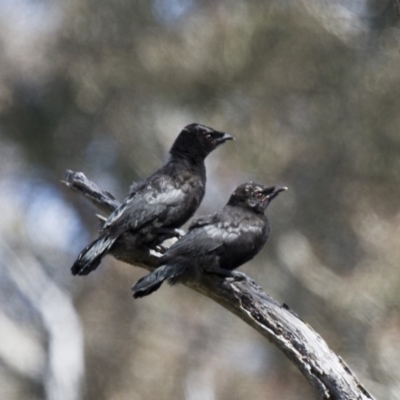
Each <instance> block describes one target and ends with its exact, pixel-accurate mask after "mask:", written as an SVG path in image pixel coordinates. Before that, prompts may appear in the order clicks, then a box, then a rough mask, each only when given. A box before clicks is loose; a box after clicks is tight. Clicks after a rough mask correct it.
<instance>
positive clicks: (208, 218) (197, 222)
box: [188, 213, 218, 231]
mask: <svg viewBox="0 0 400 400" xmlns="http://www.w3.org/2000/svg"><path fill="white" fill-rule="evenodd" d="M217 218H218V214H217V213H214V214H209V215H202V216H201V217H197V218H194V219H193V220H192V222H191V223H190V225H189V228H188V230H189V231H191V230H193V229H195V228H199V227H201V226H205V225H211V224H212V223H213V222H215V221H216V220H217Z"/></svg>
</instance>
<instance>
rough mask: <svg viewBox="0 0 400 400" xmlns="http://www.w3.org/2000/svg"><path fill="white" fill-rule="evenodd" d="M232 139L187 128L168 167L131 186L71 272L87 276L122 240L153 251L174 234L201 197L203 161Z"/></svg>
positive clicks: (205, 129)
mask: <svg viewBox="0 0 400 400" xmlns="http://www.w3.org/2000/svg"><path fill="white" fill-rule="evenodd" d="M231 139H233V137H232V136H231V135H228V134H227V133H224V132H219V131H216V130H214V129H212V128H209V127H207V126H204V125H200V124H190V125H187V126H186V127H185V128H183V130H182V131H181V132H180V134H179V135H178V137H177V138H176V140H175V142H174V143H173V145H172V147H171V150H170V158H169V160H168V162H167V163H166V164H165V165H164V166H163V167H161V168H160V169H158V170H157V171H156V172H154V173H153V174H152V175H150V176H149V177H148V178H146V179H144V180H142V181H140V182H137V183H135V184H134V185H132V187H131V190H130V193H129V195H128V197H127V198H126V199H125V200H124V201H123V203H122V204H121V205H120V206H119V207H117V208H116V209H115V210H114V211H113V212H112V213H111V214H110V216H109V217H108V218H107V220H106V221H105V223H104V225H103V226H102V228H101V230H100V235H99V237H98V238H97V239H96V240H95V241H93V242H92V243H90V244H89V245H88V246H87V247H85V248H84V249H83V250H82V252H81V253H80V254H79V256H78V258H77V260H76V261H75V263H74V264H73V266H72V268H71V272H72V274H73V275H87V274H89V273H90V272H91V271H93V270H95V269H96V268H97V267H98V265H99V264H100V262H101V260H102V258H103V257H104V256H105V255H106V254H107V253H108V252H110V251H112V248H113V246H114V245H115V243H116V242H117V241H118V239H119V238H120V237H121V236H122V235H125V234H129V235H130V241H131V242H132V243H133V246H142V245H145V246H147V247H154V246H157V245H159V244H160V243H162V242H163V241H164V240H166V239H168V238H170V237H173V236H176V235H177V233H176V229H177V228H179V227H181V226H182V225H183V224H184V223H185V222H186V221H188V220H189V219H190V218H191V217H192V216H193V214H194V213H195V211H196V210H197V209H198V207H199V205H200V203H201V201H202V199H203V197H204V193H205V186H206V168H205V165H204V160H205V158H206V157H207V156H208V155H209V154H210V153H211V152H212V151H213V150H215V149H216V148H217V147H218V146H220V145H221V144H223V143H225V142H226V141H227V140H231Z"/></svg>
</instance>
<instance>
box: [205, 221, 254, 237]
mask: <svg viewBox="0 0 400 400" xmlns="http://www.w3.org/2000/svg"><path fill="white" fill-rule="evenodd" d="M204 230H205V231H206V233H207V235H208V236H210V237H212V238H213V239H215V240H222V241H224V242H233V241H235V240H236V239H237V238H238V237H239V236H240V235H243V234H244V233H258V232H260V227H259V226H256V225H242V226H232V225H229V224H228V223H226V222H225V223H219V224H216V225H208V226H205V227H204Z"/></svg>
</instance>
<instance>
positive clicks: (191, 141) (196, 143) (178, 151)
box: [170, 124, 233, 161]
mask: <svg viewBox="0 0 400 400" xmlns="http://www.w3.org/2000/svg"><path fill="white" fill-rule="evenodd" d="M232 139H233V137H232V136H231V135H228V134H227V133H224V132H219V131H216V130H214V129H212V128H209V127H207V126H204V125H200V124H190V125H187V126H185V127H184V128H183V129H182V131H181V133H180V134H179V136H178V137H177V138H176V140H175V142H174V144H173V145H172V148H171V150H170V153H171V155H173V156H178V157H185V158H188V159H190V160H194V161H203V160H204V159H205V158H206V157H207V156H208V155H209V154H210V153H211V152H212V151H213V150H214V149H216V148H217V147H218V146H219V145H221V144H222V143H225V142H226V141H227V140H232Z"/></svg>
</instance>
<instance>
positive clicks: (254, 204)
mask: <svg viewBox="0 0 400 400" xmlns="http://www.w3.org/2000/svg"><path fill="white" fill-rule="evenodd" d="M285 190H287V187H285V186H264V185H260V184H259V183H254V182H247V183H243V184H242V185H240V186H238V187H237V188H236V189H235V191H234V192H233V193H232V195H231V197H230V199H229V201H228V204H229V205H232V206H238V205H240V206H243V207H245V208H248V209H251V210H254V211H255V212H258V213H264V212H265V210H266V209H267V207H268V204H269V203H270V202H271V201H272V199H274V198H275V197H276V196H277V195H278V194H279V193H280V192H283V191H285Z"/></svg>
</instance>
